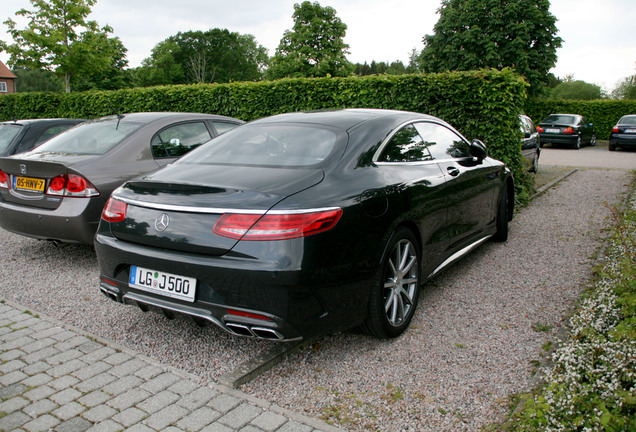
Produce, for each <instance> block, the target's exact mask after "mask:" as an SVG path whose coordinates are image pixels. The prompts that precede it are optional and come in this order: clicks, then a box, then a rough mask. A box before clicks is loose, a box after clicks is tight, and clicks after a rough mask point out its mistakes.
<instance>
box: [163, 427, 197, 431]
mask: <svg viewBox="0 0 636 432" xmlns="http://www.w3.org/2000/svg"><path fill="white" fill-rule="evenodd" d="M162 432H191V431H184V430H183V429H179V428H178V427H176V426H168V427H167V428H165V429H164V430H163V431H162Z"/></svg>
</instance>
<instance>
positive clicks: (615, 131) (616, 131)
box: [612, 126, 620, 133]
mask: <svg viewBox="0 0 636 432" xmlns="http://www.w3.org/2000/svg"><path fill="white" fill-rule="evenodd" d="M612 132H614V133H618V132H620V131H619V130H618V126H614V127H613V128H612Z"/></svg>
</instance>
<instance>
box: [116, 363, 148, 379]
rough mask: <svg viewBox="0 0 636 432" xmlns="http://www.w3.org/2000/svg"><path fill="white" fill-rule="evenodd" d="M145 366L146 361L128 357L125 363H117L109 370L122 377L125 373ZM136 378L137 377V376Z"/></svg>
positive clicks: (128, 373) (129, 373) (130, 373)
mask: <svg viewBox="0 0 636 432" xmlns="http://www.w3.org/2000/svg"><path fill="white" fill-rule="evenodd" d="M145 366H146V363H145V362H143V361H141V360H139V359H135V358H133V359H130V360H128V361H127V362H125V363H122V364H119V365H117V366H115V367H114V368H112V369H111V370H110V373H111V374H113V375H115V376H116V377H123V376H127V375H132V374H134V373H135V372H137V371H138V370H139V369H142V368H144V367H145ZM137 378H138V377H137Z"/></svg>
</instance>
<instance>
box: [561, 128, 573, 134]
mask: <svg viewBox="0 0 636 432" xmlns="http://www.w3.org/2000/svg"><path fill="white" fill-rule="evenodd" d="M561 133H566V134H573V133H574V129H573V128H571V127H566V128H565V129H563V130H562V131H561Z"/></svg>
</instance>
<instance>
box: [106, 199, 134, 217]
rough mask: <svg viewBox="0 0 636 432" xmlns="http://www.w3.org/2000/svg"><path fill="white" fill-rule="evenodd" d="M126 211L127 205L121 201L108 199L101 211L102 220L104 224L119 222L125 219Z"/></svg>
mask: <svg viewBox="0 0 636 432" xmlns="http://www.w3.org/2000/svg"><path fill="white" fill-rule="evenodd" d="M127 210H128V204H126V203H125V202H123V201H119V200H116V199H113V198H110V199H109V200H108V202H107V203H106V205H105V206H104V210H103V211H102V219H104V220H105V221H106V222H121V221H123V220H124V219H126V211H127Z"/></svg>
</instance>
